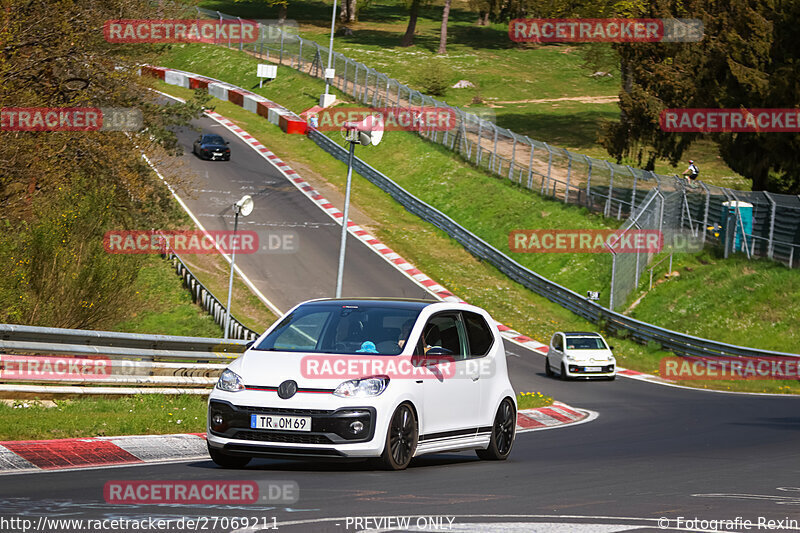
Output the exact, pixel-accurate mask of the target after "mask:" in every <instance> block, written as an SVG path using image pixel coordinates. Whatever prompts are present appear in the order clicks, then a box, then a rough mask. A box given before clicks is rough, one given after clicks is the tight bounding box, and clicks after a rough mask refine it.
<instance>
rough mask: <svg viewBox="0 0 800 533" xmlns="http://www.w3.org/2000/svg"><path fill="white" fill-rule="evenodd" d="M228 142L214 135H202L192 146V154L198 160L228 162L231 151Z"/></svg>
mask: <svg viewBox="0 0 800 533" xmlns="http://www.w3.org/2000/svg"><path fill="white" fill-rule="evenodd" d="M228 144H230V143H229V142H228V141H226V140H225V139H223V138H222V137H221V136H219V135H217V134H215V133H204V134H202V135H201V136H200V137H198V138H197V140H196V141H195V142H194V144H193V145H192V152H193V153H194V154H195V155H196V156H197V157H199V158H200V159H210V160H212V161H213V160H215V159H221V160H223V161H230V159H231V149H230V148H228Z"/></svg>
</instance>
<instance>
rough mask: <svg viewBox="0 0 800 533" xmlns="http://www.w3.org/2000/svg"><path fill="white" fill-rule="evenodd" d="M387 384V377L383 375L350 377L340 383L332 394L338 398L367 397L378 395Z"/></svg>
mask: <svg viewBox="0 0 800 533" xmlns="http://www.w3.org/2000/svg"><path fill="white" fill-rule="evenodd" d="M387 385H389V378H388V377H385V376H379V377H371V378H364V379H351V380H350V381H345V382H344V383H341V384H340V385H339V386H338V387H336V390H335V391H333V395H334V396H338V397H340V398H368V397H370V396H379V395H380V394H381V393H382V392H383V391H385V390H386V387H387Z"/></svg>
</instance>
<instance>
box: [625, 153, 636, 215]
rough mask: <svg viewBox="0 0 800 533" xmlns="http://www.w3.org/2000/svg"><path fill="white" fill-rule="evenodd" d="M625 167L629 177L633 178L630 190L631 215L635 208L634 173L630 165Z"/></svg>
mask: <svg viewBox="0 0 800 533" xmlns="http://www.w3.org/2000/svg"><path fill="white" fill-rule="evenodd" d="M626 166H627V167H628V170H629V171H630V173H631V176H633V189H632V190H631V213H633V210H634V209H635V208H636V172H634V171H633V169H632V168H631V166H630V165H626Z"/></svg>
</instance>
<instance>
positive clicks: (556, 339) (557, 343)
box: [553, 333, 564, 350]
mask: <svg viewBox="0 0 800 533" xmlns="http://www.w3.org/2000/svg"><path fill="white" fill-rule="evenodd" d="M553 348H555V349H556V350H563V349H564V343H563V342H562V341H561V334H560V333H556V334H555V335H553Z"/></svg>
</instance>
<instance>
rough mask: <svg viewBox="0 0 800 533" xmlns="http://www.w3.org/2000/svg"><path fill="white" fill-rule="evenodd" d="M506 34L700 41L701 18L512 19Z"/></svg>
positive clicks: (540, 39)
mask: <svg viewBox="0 0 800 533" xmlns="http://www.w3.org/2000/svg"><path fill="white" fill-rule="evenodd" d="M508 36H509V38H510V39H511V40H512V41H515V42H518V43H591V42H610V43H662V42H664V43H665V42H699V41H701V40H702V39H703V22H702V21H701V20H700V19H644V18H641V19H623V18H608V19H590V18H586V19H522V18H520V19H513V20H512V21H511V22H510V23H509V25H508Z"/></svg>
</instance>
